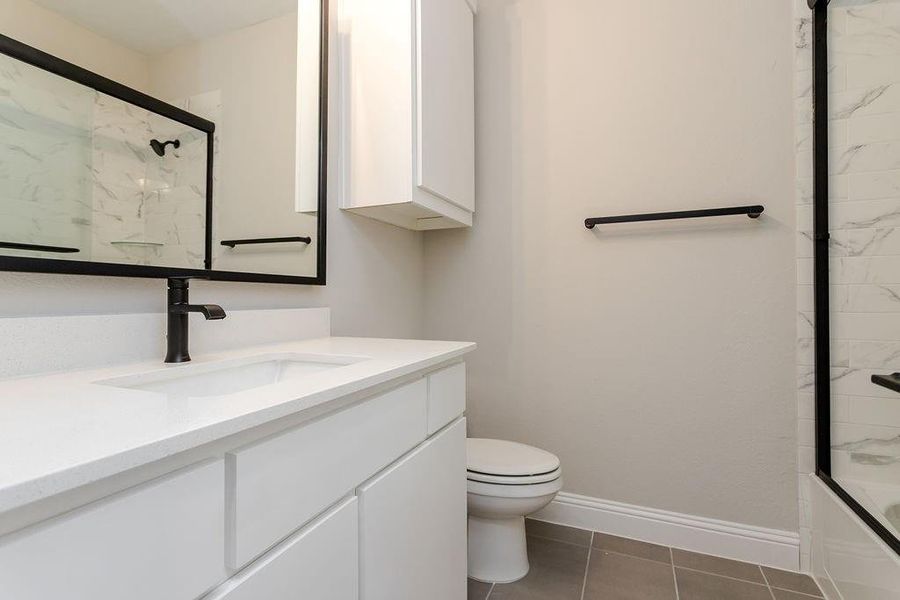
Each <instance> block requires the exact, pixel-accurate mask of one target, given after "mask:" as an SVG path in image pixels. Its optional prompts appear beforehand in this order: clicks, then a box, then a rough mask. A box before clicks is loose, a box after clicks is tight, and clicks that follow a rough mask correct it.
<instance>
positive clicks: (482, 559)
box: [469, 515, 529, 583]
mask: <svg viewBox="0 0 900 600" xmlns="http://www.w3.org/2000/svg"><path fill="white" fill-rule="evenodd" d="M528 569H529V565H528V548H527V545H526V541H525V517H511V518H501V519H486V518H484V517H476V516H473V515H469V577H470V578H471V579H475V580H476V581H482V582H485V583H512V582H513V581H518V580H519V579H522V578H523V577H525V575H527V574H528Z"/></svg>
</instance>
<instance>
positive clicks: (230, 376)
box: [95, 354, 366, 399]
mask: <svg viewBox="0 0 900 600" xmlns="http://www.w3.org/2000/svg"><path fill="white" fill-rule="evenodd" d="M363 360H366V359H365V358H362V357H355V356H319V355H304V354H277V355H273V354H269V355H262V356H254V357H251V358H244V359H235V360H226V361H221V362H216V363H209V364H198V365H187V366H179V367H170V368H168V369H162V370H159V371H153V372H150V373H142V374H138V375H129V376H126V377H117V378H113V379H105V380H102V381H97V382H95V383H97V384H99V385H106V386H111V387H117V388H125V389H130V390H140V391H145V392H154V393H157V394H164V395H166V396H168V397H169V398H171V399H177V398H208V397H221V396H228V395H230V394H236V393H238V392H246V391H247V390H252V389H256V388H261V387H265V386H268V385H274V384H276V383H282V382H284V381H289V380H293V379H300V378H303V377H306V376H309V375H313V374H315V373H321V372H322V371H328V370H331V369H337V368H340V367H344V366H347V365H352V364H354V363H357V362H360V361H363Z"/></svg>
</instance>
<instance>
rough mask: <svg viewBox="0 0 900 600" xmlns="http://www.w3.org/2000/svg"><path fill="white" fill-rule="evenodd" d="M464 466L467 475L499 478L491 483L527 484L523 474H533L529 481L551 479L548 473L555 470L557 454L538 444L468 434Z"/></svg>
mask: <svg viewBox="0 0 900 600" xmlns="http://www.w3.org/2000/svg"><path fill="white" fill-rule="evenodd" d="M466 470H467V471H468V472H469V474H468V477H469V479H473V478H474V480H475V481H487V480H486V479H485V478H486V477H487V478H499V479H501V480H502V481H491V482H492V483H504V484H509V483H510V481H509V480H512V482H515V481H516V480H517V479H518V478H523V479H518V484H517V485H528V484H529V482H528V481H526V479H524V478H536V479H535V480H534V481H533V483H543V482H546V481H552V480H553V479H555V478H556V477H558V476H559V475H557V476H556V477H552V475H553V474H554V473H555V472H557V471H559V458H557V457H556V455H554V454H551V453H549V452H547V451H545V450H541V449H540V448H534V447H533V446H527V445H525V444H519V443H518V442H508V441H506V440H489V439H481V438H469V439H468V440H466Z"/></svg>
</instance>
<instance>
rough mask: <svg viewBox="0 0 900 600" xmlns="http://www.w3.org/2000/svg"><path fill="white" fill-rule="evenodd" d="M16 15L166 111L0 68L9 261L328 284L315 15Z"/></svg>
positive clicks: (165, 5)
mask: <svg viewBox="0 0 900 600" xmlns="http://www.w3.org/2000/svg"><path fill="white" fill-rule="evenodd" d="M12 1H13V3H14V4H16V10H15V11H12V13H11V14H12V15H13V16H12V18H11V19H9V20H8V21H5V22H4V23H3V24H2V25H0V28H2V29H0V33H3V34H4V35H6V36H8V37H10V38H12V39H13V40H16V41H18V42H22V43H24V44H27V45H29V46H32V47H34V48H37V49H39V50H42V51H44V52H46V53H48V54H51V55H53V56H55V57H58V58H60V59H62V60H65V61H68V62H70V63H73V64H75V65H77V66H78V67H82V68H83V69H87V70H88V71H91V72H92V73H95V74H97V75H100V76H103V77H106V78H108V79H111V80H113V81H115V82H117V83H121V84H123V85H125V86H128V87H129V88H132V89H134V90H137V91H138V92H141V93H142V94H146V95H147V96H149V97H151V100H152V99H158V100H161V101H163V102H164V103H165V104H166V105H167V106H166V109H167V110H165V111H163V110H160V111H156V110H150V109H148V108H145V107H144V106H147V105H146V103H142V102H140V101H137V100H135V99H134V98H131V97H123V95H121V94H115V93H104V92H103V91H99V90H97V89H94V87H93V86H91V85H83V84H82V83H78V82H76V81H73V80H71V79H69V78H67V77H63V76H61V75H60V74H54V73H52V72H50V71H49V70H45V69H44V68H41V67H40V66H35V65H33V64H29V62H26V61H23V60H19V58H16V57H14V56H10V55H6V54H2V55H0V134H2V135H0V216H2V219H0V254H2V255H6V256H24V257H37V258H47V259H64V260H77V261H90V262H99V263H115V264H126V265H148V266H160V267H172V268H183V269H204V268H212V269H214V270H216V271H231V272H246V273H265V274H277V275H293V276H306V277H315V276H316V274H317V204H318V197H319V185H318V183H319V182H318V170H319V157H318V147H319V144H318V140H319V123H318V113H319V94H320V89H319V43H320V40H319V27H320V4H319V2H317V1H310V0H299V2H298V0H257V1H254V2H245V1H243V0H197V1H192V2H183V1H176V0H77V1H72V0H12ZM63 74H65V73H63ZM126 96H127V95H126ZM129 100H131V101H129ZM173 107H174V109H180V111H183V112H180V111H179V110H174V112H172V111H173ZM161 113H164V114H161ZM198 117H199V118H198Z"/></svg>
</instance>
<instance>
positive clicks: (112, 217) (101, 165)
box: [91, 93, 206, 269]
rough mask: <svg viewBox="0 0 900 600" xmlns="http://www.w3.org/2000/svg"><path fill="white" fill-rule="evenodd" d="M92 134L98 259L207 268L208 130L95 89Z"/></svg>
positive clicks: (94, 257) (95, 230) (94, 228)
mask: <svg viewBox="0 0 900 600" xmlns="http://www.w3.org/2000/svg"><path fill="white" fill-rule="evenodd" d="M92 138H93V141H94V142H93V153H92V182H93V225H94V227H93V230H94V238H93V245H92V248H91V252H92V257H93V260H96V261H105V262H116V263H123V262H124V263H130V264H153V265H158V266H179V267H184V266H188V267H192V268H198V269H199V268H203V258H204V228H205V214H206V135H205V134H204V133H202V132H200V131H196V130H193V129H191V128H189V127H186V126H185V125H182V124H180V123H177V122H175V121H172V120H170V119H167V118H165V117H161V116H159V115H157V114H155V113H152V112H149V111H147V110H144V109H141V108H138V107H136V106H133V105H130V104H127V103H125V102H122V101H120V100H117V99H115V98H112V97H110V96H107V95H105V94H99V93H98V94H97V95H96V102H95V111H94V124H93V136H92ZM151 139H158V140H160V141H163V142H164V141H167V140H176V139H177V140H179V141H180V142H181V146H180V147H179V148H177V149H176V148H173V147H171V146H169V147H168V148H167V151H166V154H165V156H162V157H160V156H157V155H156V153H155V152H153V150H152V149H151V148H150V145H149V142H150V140H151Z"/></svg>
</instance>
